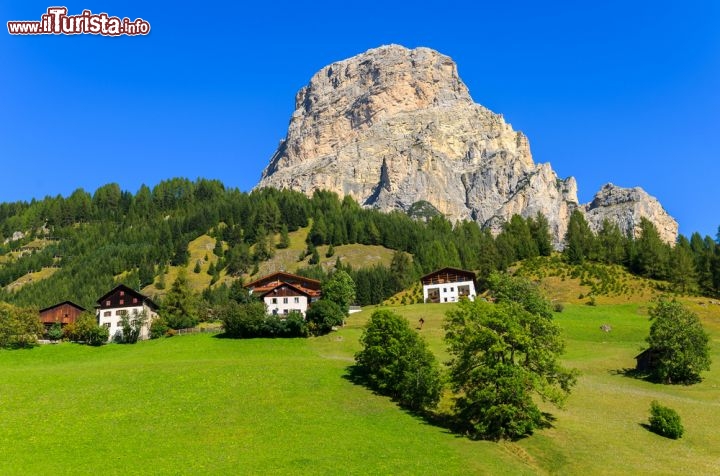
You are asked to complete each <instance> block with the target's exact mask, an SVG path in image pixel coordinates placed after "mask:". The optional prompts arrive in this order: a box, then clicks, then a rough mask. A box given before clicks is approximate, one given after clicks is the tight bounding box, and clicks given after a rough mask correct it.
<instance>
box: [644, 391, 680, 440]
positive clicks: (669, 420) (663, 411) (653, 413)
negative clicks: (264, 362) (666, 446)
mask: <svg viewBox="0 0 720 476" xmlns="http://www.w3.org/2000/svg"><path fill="white" fill-rule="evenodd" d="M650 431H652V432H654V433H657V434H658V435H661V436H664V437H666V438H672V439H673V440H677V439H678V438H680V437H681V436H682V435H683V433H684V431H685V429H684V428H683V426H682V423H681V422H680V415H678V414H677V412H676V411H675V410H673V409H672V408H668V407H664V406H662V405H660V404H659V403H658V402H657V401H653V402H652V403H651V404H650Z"/></svg>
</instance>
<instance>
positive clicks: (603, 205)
mask: <svg viewBox="0 0 720 476" xmlns="http://www.w3.org/2000/svg"><path fill="white" fill-rule="evenodd" d="M583 210H584V211H585V216H586V219H587V221H588V224H589V225H590V228H592V229H593V230H594V231H598V230H599V229H600V228H601V227H602V223H603V220H605V219H607V220H610V221H611V222H615V223H617V224H618V226H619V227H620V230H623V231H625V232H628V231H630V230H632V232H633V234H634V235H635V237H636V238H637V236H638V233H639V231H640V229H639V226H640V219H641V218H643V217H644V218H647V219H648V220H650V221H651V222H652V223H653V224H654V225H655V227H656V228H657V230H658V233H660V238H662V239H663V241H666V242H668V243H674V242H675V239H676V238H677V234H678V224H677V222H676V221H675V220H673V218H672V217H671V216H670V215H668V213H667V212H666V211H665V209H663V207H662V205H660V202H658V201H657V199H656V198H655V197H651V196H650V195H648V194H647V192H645V190H643V189H641V188H640V187H635V188H621V187H617V186H615V185H613V184H611V183H608V184H605V185H603V187H602V188H601V189H600V191H599V192H598V193H596V194H595V198H593V201H592V202H590V203H588V204H586V205H584V206H583Z"/></svg>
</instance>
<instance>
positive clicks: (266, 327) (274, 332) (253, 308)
mask: <svg viewBox="0 0 720 476" xmlns="http://www.w3.org/2000/svg"><path fill="white" fill-rule="evenodd" d="M219 317H220V320H221V321H222V323H223V329H225V334H226V335H227V336H228V337H239V338H252V337H307V335H308V326H307V324H306V323H305V319H303V316H302V314H301V313H299V312H291V313H289V314H287V315H283V316H268V315H267V311H266V308H265V304H264V303H261V302H252V303H248V304H238V303H236V302H234V301H231V302H230V303H228V304H227V305H225V306H223V307H222V308H221V309H220V310H219Z"/></svg>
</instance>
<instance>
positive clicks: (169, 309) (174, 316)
mask: <svg viewBox="0 0 720 476" xmlns="http://www.w3.org/2000/svg"><path fill="white" fill-rule="evenodd" d="M161 315H162V317H163V318H164V319H165V320H166V321H167V324H168V326H170V327H171V328H173V329H184V328H187V327H193V326H195V325H196V324H197V322H198V316H197V309H196V305H195V300H194V298H193V295H192V292H191V291H190V286H189V284H188V281H187V275H186V274H185V270H184V269H183V268H180V271H179V272H178V276H177V278H176V279H175V281H173V284H172V286H171V287H170V290H169V291H168V292H167V294H166V295H165V299H164V300H163V303H162V310H161Z"/></svg>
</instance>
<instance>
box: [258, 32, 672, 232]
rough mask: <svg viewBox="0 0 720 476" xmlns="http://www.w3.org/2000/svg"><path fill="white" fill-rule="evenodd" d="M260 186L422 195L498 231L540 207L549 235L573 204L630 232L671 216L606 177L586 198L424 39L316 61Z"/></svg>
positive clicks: (394, 201)
mask: <svg viewBox="0 0 720 476" xmlns="http://www.w3.org/2000/svg"><path fill="white" fill-rule="evenodd" d="M258 187H275V188H290V189H294V190H299V191H302V192H304V193H306V194H308V195H311V194H312V193H313V192H314V191H315V190H317V189H325V190H331V191H334V192H337V193H338V194H339V195H340V196H344V195H350V196H352V197H353V198H354V199H355V200H357V201H358V202H359V203H361V204H363V205H365V206H372V207H376V208H380V209H382V210H396V209H399V210H405V211H407V210H409V209H410V208H411V207H412V206H413V204H416V203H418V202H424V201H426V202H429V203H430V204H432V205H433V206H434V207H435V208H436V209H437V210H438V211H440V212H441V213H443V214H444V215H445V216H446V217H447V218H449V219H450V220H463V219H472V220H475V221H477V222H478V224H480V225H481V226H487V227H490V228H491V229H493V230H499V229H500V227H501V226H502V223H504V222H505V221H506V220H509V219H510V217H512V215H513V214H520V215H523V216H525V217H527V216H534V215H535V214H537V212H542V213H543V214H544V215H545V216H546V217H547V218H548V220H549V222H550V227H551V232H552V234H553V237H554V239H555V242H556V244H559V243H560V242H561V241H562V238H563V236H564V234H565V231H566V230H567V223H568V219H569V216H570V214H571V213H572V211H573V210H575V209H580V210H581V211H583V212H585V213H586V216H587V217H588V221H589V222H590V225H591V226H592V227H593V228H598V227H599V226H600V224H601V223H602V220H603V219H605V218H609V219H611V220H612V221H615V222H616V223H618V225H620V226H621V229H623V230H624V231H633V232H635V231H636V227H637V225H639V217H640V216H645V217H647V218H648V219H650V220H651V221H653V222H654V223H655V225H656V226H657V227H658V230H659V231H660V233H661V236H662V238H663V239H664V240H666V241H674V240H675V237H676V236H677V223H676V222H675V221H674V220H673V219H672V218H671V217H670V216H669V215H668V214H667V212H665V210H663V209H662V207H661V206H660V204H659V203H658V202H657V200H655V199H654V198H652V197H650V196H649V195H647V194H646V193H645V192H644V191H642V190H641V189H637V188H636V189H621V188H619V187H615V186H612V185H607V186H605V187H604V188H603V189H602V190H601V191H600V192H599V193H598V195H597V196H596V198H595V200H593V202H592V203H591V204H588V205H584V206H581V205H579V204H578V199H577V184H576V182H575V179H574V178H573V177H568V178H566V179H560V178H559V177H558V176H557V174H555V172H554V171H553V170H552V168H551V167H550V164H535V163H534V162H533V159H532V155H531V154H530V145H529V143H528V140H527V137H525V136H524V135H523V134H522V133H521V132H517V131H514V130H513V129H512V127H511V126H510V124H508V123H506V122H505V121H504V119H503V117H502V115H499V114H495V113H493V112H492V111H490V110H488V109H487V108H485V107H483V106H481V105H479V104H476V103H474V102H473V100H472V98H471V97H470V93H469V92H468V89H467V87H466V86H465V84H464V83H463V82H462V81H461V80H460V77H459V76H458V72H457V66H456V64H455V63H454V62H453V61H452V60H451V59H450V58H449V57H447V56H444V55H442V54H440V53H438V52H437V51H434V50H431V49H428V48H416V49H408V48H405V47H402V46H398V45H389V46H382V47H380V48H375V49H371V50H369V51H367V52H365V53H363V54H360V55H358V56H355V57H352V58H350V59H347V60H344V61H340V62H337V63H333V64H331V65H329V66H326V67H324V68H323V69H321V70H320V71H319V72H317V73H316V74H315V75H314V76H313V77H312V79H311V80H310V83H309V84H308V85H307V86H305V87H303V88H302V89H301V90H300V91H299V92H298V94H297V96H296V98H295V112H294V113H293V115H292V118H291V119H290V126H289V128H288V132H287V136H286V138H285V139H284V140H283V141H282V142H281V143H280V145H279V147H278V149H277V151H276V152H275V154H274V155H273V156H272V158H271V160H270V163H269V164H268V166H267V168H266V169H265V170H264V171H263V174H262V178H261V180H260V183H259V184H258Z"/></svg>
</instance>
